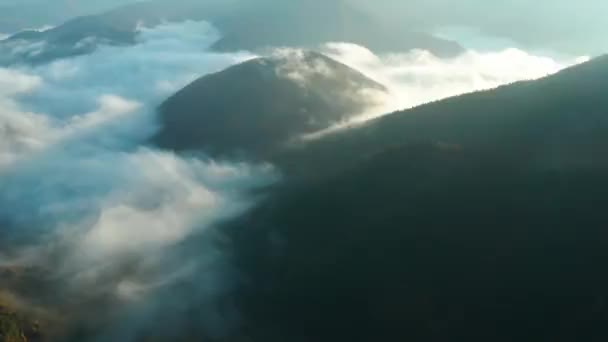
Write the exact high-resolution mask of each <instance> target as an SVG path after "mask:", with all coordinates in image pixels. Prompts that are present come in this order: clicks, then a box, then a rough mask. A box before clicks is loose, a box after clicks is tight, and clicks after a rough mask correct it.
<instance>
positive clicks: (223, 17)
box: [0, 0, 463, 65]
mask: <svg viewBox="0 0 608 342" xmlns="http://www.w3.org/2000/svg"><path fill="white" fill-rule="evenodd" d="M184 20H195V21H201V20H205V21H209V22H211V23H212V24H213V25H214V26H216V27H217V28H218V29H219V30H220V32H221V34H222V35H223V38H222V39H221V40H220V41H218V42H217V43H216V44H215V45H214V46H213V48H214V49H216V50H220V51H236V50H258V49H263V48H267V47H276V46H291V47H295V46H298V47H315V46H317V45H319V44H323V43H326V42H328V41H347V42H352V43H358V44H361V45H365V46H367V47H368V48H371V49H372V50H375V51H380V52H385V51H407V50H410V49H413V48H419V49H426V50H429V51H431V52H433V53H435V54H437V55H441V56H446V55H456V54H458V53H460V52H462V51H463V50H462V48H461V47H460V46H459V45H458V44H457V43H454V42H451V41H447V40H443V39H440V38H436V37H433V36H431V35H429V34H425V33H417V32H413V31H406V30H403V29H397V28H395V27H391V26H387V25H385V24H384V23H382V22H380V21H376V20H375V19H373V18H372V17H370V16H368V15H366V14H364V13H361V12H359V11H358V10H356V9H354V8H352V7H350V6H349V5H347V4H346V3H343V2H341V1H339V0H332V1H321V0H312V1H306V2H304V1H298V2H276V1H275V2H273V1H260V2H256V3H251V2H247V1H236V0H235V1H228V2H219V1H217V0H214V1H194V0H184V1H180V2H174V1H168V0H153V1H149V2H138V3H134V4H131V5H128V6H124V7H120V8H118V9H115V10H112V11H109V12H106V13H103V14H100V15H92V16H85V17H79V18H76V19H73V20H70V21H68V22H66V23H65V24H63V25H59V26H57V27H55V28H53V29H50V30H47V31H43V32H38V31H25V32H21V33H18V34H16V35H14V36H13V37H12V38H10V39H8V40H7V41H3V42H0V51H4V52H3V55H4V56H3V57H2V58H0V63H2V64H5V65H6V64H15V63H33V64H36V63H44V62H48V61H51V60H54V59H58V58H65V57H70V56H75V55H81V54H86V53H90V52H92V51H94V50H95V49H96V48H97V46H98V45H99V44H110V45H129V44H135V43H136V37H137V28H138V27H139V26H142V25H143V26H148V27H153V26H156V25H158V24H160V23H162V22H179V21H184ZM23 44H26V45H27V44H42V45H43V46H42V47H41V48H40V50H39V51H38V50H36V53H30V52H29V50H27V49H15V48H14V47H15V46H16V45H23ZM16 50H17V51H18V52H15V51H16Z"/></svg>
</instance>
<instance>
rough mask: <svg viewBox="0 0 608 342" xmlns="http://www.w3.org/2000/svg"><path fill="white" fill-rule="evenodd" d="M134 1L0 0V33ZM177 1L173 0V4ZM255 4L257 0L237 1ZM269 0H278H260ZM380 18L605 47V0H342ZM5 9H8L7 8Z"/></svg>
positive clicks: (529, 44)
mask: <svg viewBox="0 0 608 342" xmlns="http://www.w3.org/2000/svg"><path fill="white" fill-rule="evenodd" d="M136 1H138V0H102V1H88V0H57V1H49V0H0V7H4V9H3V11H0V32H5V33H6V32H9V33H10V32H13V31H15V30H18V29H22V28H27V27H40V26H45V25H57V24H59V23H60V22H62V21H64V20H67V19H68V18H70V17H73V16H76V15H83V14H92V13H95V12H99V11H103V10H107V9H109V8H112V7H116V6H119V5H123V4H127V3H132V2H136ZM178 1H179V0H176V1H173V2H174V3H175V4H176V5H177V4H178ZM241 1H242V2H243V3H245V2H247V3H255V2H256V1H260V2H261V1H262V0H241ZM263 1H264V2H269V1H270V2H272V1H278V0H263ZM343 1H345V2H350V3H351V4H354V5H356V6H359V7H360V8H362V9H364V10H365V11H367V12H369V13H373V14H374V15H376V16H378V17H381V18H382V20H385V21H390V22H394V23H397V24H399V25H400V26H401V27H405V28H408V29H417V30H425V31H431V32H434V31H436V30H442V29H443V30H444V31H445V28H452V27H467V28H469V29H475V30H480V31H481V32H482V33H483V34H484V35H490V36H495V37H500V38H505V39H510V40H513V41H515V42H517V43H518V44H520V45H521V46H523V47H526V48H529V49H536V50H552V51H555V52H558V53H563V54H566V53H567V54H570V55H581V54H585V55H598V54H602V53H605V52H606V51H607V50H608V46H607V44H608V43H607V42H606V39H605V37H606V35H608V32H607V31H608V28H607V26H606V25H605V20H604V17H605V13H608V2H606V1H604V0H580V1H572V0H537V1H529V0H513V1H495V0H494V1H487V0H460V1H457V2H455V1H453V0H407V1H403V0H379V1H373V2H371V1H367V0H343ZM7 9H10V10H7Z"/></svg>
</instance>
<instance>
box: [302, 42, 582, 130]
mask: <svg viewBox="0 0 608 342" xmlns="http://www.w3.org/2000/svg"><path fill="white" fill-rule="evenodd" d="M322 52H323V53H325V54H327V55H328V56H330V57H332V58H334V59H336V60H338V61H340V62H342V63H344V64H346V65H348V66H350V67H353V68H355V69H357V70H359V71H361V72H363V73H364V74H365V75H367V76H368V77H370V78H372V79H374V80H375V81H377V82H379V83H381V84H383V85H385V86H386V87H387V88H388V89H389V94H388V96H386V94H383V93H378V92H375V93H373V94H370V96H375V97H377V100H376V102H377V103H382V105H380V106H377V107H375V108H372V109H371V110H369V111H367V112H365V113H363V114H362V115H360V116H358V117H357V118H355V119H354V120H351V121H349V122H345V123H340V124H339V125H336V126H335V127H332V128H330V129H328V130H324V131H322V132H318V133H315V134H312V135H308V136H305V137H304V138H305V139H314V138H318V137H319V136H322V135H323V134H326V133H328V132H332V131H335V130H340V129H344V128H347V127H350V126H351V125H354V124H358V123H360V122H364V121H367V120H369V119H372V118H375V117H378V116H382V115H385V114H388V113H392V112H394V111H397V110H402V109H408V108H412V107H415V106H418V105H421V104H425V103H429V102H433V101H437V100H441V99H444V98H447V97H452V96H457V95H462V94H466V93H470V92H474V91H479V90H486V89H492V88H496V87H498V86H500V85H504V84H509V83H513V82H516V81H522V80H533V79H538V78H541V77H545V76H548V75H551V74H554V73H556V72H558V71H560V70H562V69H564V68H566V67H568V66H571V65H574V64H578V63H581V62H584V61H586V60H588V58H587V57H579V58H572V59H569V60H564V61H562V60H559V61H558V60H556V59H553V58H550V57H545V56H537V55H532V54H529V53H527V52H525V51H523V50H519V49H514V48H507V49H503V50H499V51H494V52H491V51H488V52H477V51H474V50H468V51H467V52H465V53H464V54H461V55H459V56H457V57H453V58H438V57H436V56H434V55H432V54H431V53H429V52H427V51H422V50H414V51H411V52H407V53H395V54H388V55H376V54H374V53H373V52H372V51H370V50H369V49H367V48H365V47H363V46H359V45H355V44H350V43H329V44H326V45H325V46H324V47H322Z"/></svg>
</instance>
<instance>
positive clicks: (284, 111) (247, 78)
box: [154, 50, 386, 158]
mask: <svg viewBox="0 0 608 342" xmlns="http://www.w3.org/2000/svg"><path fill="white" fill-rule="evenodd" d="M385 92H386V89H385V88H384V87H383V86H382V85H380V84H378V83H376V82H375V81H372V80H371V79H369V78H367V77H366V76H364V75H363V74H361V73H359V72H357V71H355V70H353V69H351V68H349V67H347V66H345V65H343V64H341V63H339V62H336V61H334V60H332V59H330V58H329V57H326V56H324V55H322V54H319V53H316V52H310V51H302V50H285V51H283V52H280V53H278V54H277V55H275V56H272V57H266V58H258V59H253V60H250V61H247V62H244V63H242V64H239V65H236V66H233V67H231V68H228V69H226V70H224V71H221V72H219V73H216V74H212V75H208V76H204V77H202V78H200V79H198V80H196V81H195V82H193V83H192V84H190V85H189V86H187V87H186V88H184V89H182V90H181V91H179V92H178V93H176V94H175V95H173V96H172V97H171V98H169V99H168V100H167V101H165V102H164V103H163V104H162V105H161V106H160V109H159V112H160V117H161V130H160V132H159V133H158V135H157V137H156V138H155V139H154V140H155V142H156V143H157V144H158V145H159V146H161V147H164V148H168V149H173V150H180V151H181V150H197V149H198V150H200V149H202V150H205V151H206V152H208V153H212V154H232V153H238V152H244V153H245V154H248V155H251V156H254V157H257V158H264V157H265V156H268V155H269V154H270V153H273V152H274V151H276V150H278V149H279V147H281V146H284V145H286V144H288V143H289V142H290V141H291V140H295V139H298V138H299V137H301V136H303V135H306V134H310V133H314V132H317V131H320V130H323V129H326V128H329V127H331V126H332V125H334V124H337V123H339V122H342V121H345V120H347V119H350V118H352V117H354V116H355V115H357V114H360V113H362V112H363V111H364V110H365V109H366V108H369V107H371V106H373V105H374V104H376V102H375V101H376V99H377V97H378V96H382V95H385Z"/></svg>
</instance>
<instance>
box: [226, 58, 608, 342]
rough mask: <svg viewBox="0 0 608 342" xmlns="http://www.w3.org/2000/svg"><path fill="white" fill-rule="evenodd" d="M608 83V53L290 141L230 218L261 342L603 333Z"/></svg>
mask: <svg viewBox="0 0 608 342" xmlns="http://www.w3.org/2000/svg"><path fill="white" fill-rule="evenodd" d="M607 86H608V58H607V57H603V58H599V59H596V60H593V61H591V62H589V63H586V64H583V65H579V66H576V67H573V68H570V69H567V70H565V71H562V72H560V73H558V74H556V75H554V76H550V77H547V78H545V79H542V80H538V81H530V82H521V83H516V84H512V85H509V86H504V87H501V88H498V89H495V90H490V91H485V92H479V93H475V94H469V95H464V96H460V97H455V98H452V99H447V100H443V101H439V102H436V103H432V104H428V105H425V106H422V107H419V108H414V109H412V110H408V111H404V112H398V113H394V114H391V115H388V116H386V117H383V118H380V119H377V120H374V121H372V122H370V123H369V124H367V125H365V126H363V127H360V128H353V129H349V130H345V131H342V132H337V133H335V134H333V135H328V136H325V137H322V138H320V139H318V140H316V141H313V142H309V143H307V144H305V145H303V146H299V147H298V148H294V149H292V150H289V151H286V152H285V151H283V152H282V153H284V155H283V156H282V157H281V158H277V159H275V161H276V163H277V165H280V167H281V168H282V169H283V170H288V171H287V175H288V181H287V182H286V183H284V184H283V185H282V186H281V187H280V188H279V189H276V192H275V194H274V195H273V196H272V197H271V198H270V199H269V200H268V201H267V202H265V203H264V204H263V205H261V206H260V207H258V208H257V209H255V210H254V211H252V212H251V213H249V214H248V215H246V216H244V217H242V218H240V219H239V220H237V221H236V222H233V223H232V224H231V225H230V226H229V227H230V228H231V231H232V232H233V238H234V241H235V242H234V243H235V246H236V247H235V250H236V251H237V253H238V255H237V257H236V260H238V263H239V265H240V268H241V269H242V272H243V273H244V274H245V275H246V276H245V279H247V281H246V282H244V283H243V289H242V291H243V292H242V296H241V298H240V305H241V306H242V307H243V308H244V309H243V311H244V314H243V315H244V317H247V319H248V320H249V321H248V327H250V328H251V334H252V335H253V336H254V338H253V340H260V341H262V340H263V341H316V342H323V341H328V342H329V341H548V340H550V341H573V340H603V339H605V338H606V337H608V330H607V329H606V325H605V317H607V315H608V305H607V302H606V298H608V276H607V275H606V273H605V272H604V268H605V265H606V263H608V239H607V236H606V230H605V227H606V222H607V221H608V213H606V211H605V210H601V209H599V207H598V204H599V203H604V202H605V201H606V198H608V178H607V177H606V172H607V171H608V157H607V156H606V153H605V152H606V151H608V99H607V98H606V96H605V89H608V88H607ZM313 172H314V173H317V177H305V176H306V175H308V174H311V173H313ZM598 209H599V210H598ZM243 227H247V229H243Z"/></svg>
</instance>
